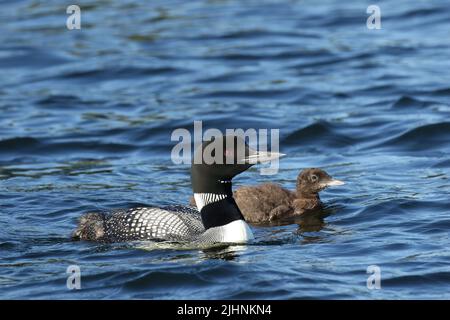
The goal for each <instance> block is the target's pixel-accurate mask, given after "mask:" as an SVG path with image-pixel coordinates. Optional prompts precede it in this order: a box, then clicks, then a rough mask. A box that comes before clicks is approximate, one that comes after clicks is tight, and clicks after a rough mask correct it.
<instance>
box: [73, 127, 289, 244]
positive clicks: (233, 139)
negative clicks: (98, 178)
mask: <svg viewBox="0 0 450 320" xmlns="http://www.w3.org/2000/svg"><path fill="white" fill-rule="evenodd" d="M217 146H220V148H217ZM216 153H217V155H216ZM281 156H283V154H281V153H275V152H262V151H259V152H257V151H256V150H254V149H252V148H250V147H249V146H248V145H247V144H246V143H245V141H244V140H243V139H242V138H241V137H238V136H234V135H227V136H220V137H216V139H214V140H211V141H205V142H203V143H202V145H201V147H199V148H197V150H195V153H194V158H193V162H192V165H191V183H192V189H193V191H194V197H195V199H196V203H197V208H198V210H196V209H195V208H193V207H185V206H169V207H164V208H158V207H140V208H133V209H128V210H118V211H115V212H113V213H110V214H103V213H87V214H85V215H84V216H82V217H81V218H80V222H79V225H78V228H77V229H76V230H75V231H74V232H73V234H72V236H73V238H74V239H80V240H91V241H101V242H122V241H134V240H167V241H180V242H193V243H197V244H213V243H217V242H219V243H221V242H225V243H243V242H247V241H248V240H251V239H253V234H252V231H251V229H250V228H249V226H248V224H247V223H246V222H245V219H244V217H243V215H242V213H241V211H240V210H239V208H238V206H237V204H236V202H235V200H234V198H233V192H232V183H231V180H232V179H233V177H235V176H236V175H238V174H239V173H241V172H243V171H245V170H247V169H248V168H250V167H251V166H252V165H254V164H256V163H261V162H267V161H272V160H274V159H278V158H279V157H281Z"/></svg>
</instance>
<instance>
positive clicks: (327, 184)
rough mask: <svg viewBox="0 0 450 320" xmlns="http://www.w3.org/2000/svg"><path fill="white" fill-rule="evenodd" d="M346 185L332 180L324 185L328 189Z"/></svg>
mask: <svg viewBox="0 0 450 320" xmlns="http://www.w3.org/2000/svg"><path fill="white" fill-rule="evenodd" d="M344 184H345V182H344V181H341V180H337V179H331V180H328V181H327V182H325V183H324V185H325V186H326V187H332V186H342V185H344Z"/></svg>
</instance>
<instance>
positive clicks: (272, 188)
mask: <svg viewBox="0 0 450 320" xmlns="http://www.w3.org/2000/svg"><path fill="white" fill-rule="evenodd" d="M342 184H344V183H343V182H342V181H339V180H335V179H333V178H332V177H331V176H330V175H329V174H328V173H326V172H325V171H324V170H321V169H318V168H310V169H305V170H303V171H302V172H300V174H299V175H298V177H297V186H296V190H295V191H290V190H288V189H285V188H283V187H282V186H281V185H279V184H276V183H264V184H261V185H258V186H245V187H241V188H238V189H237V190H236V191H235V192H234V193H233V194H234V198H235V200H236V203H237V205H238V207H239V209H240V210H241V212H242V214H243V215H244V218H245V220H246V221H248V222H252V223H262V222H269V221H274V220H277V219H282V218H287V217H291V216H299V215H302V214H303V213H305V212H307V211H312V210H318V209H320V208H321V207H322V203H321V201H320V197H319V192H320V191H322V190H323V189H325V188H327V187H329V186H336V185H342ZM191 203H192V204H195V202H194V200H193V198H192V199H191Z"/></svg>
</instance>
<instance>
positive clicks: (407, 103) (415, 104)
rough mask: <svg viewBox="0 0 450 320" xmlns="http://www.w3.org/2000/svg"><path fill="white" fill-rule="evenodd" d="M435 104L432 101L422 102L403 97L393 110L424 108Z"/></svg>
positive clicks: (396, 102)
mask: <svg viewBox="0 0 450 320" xmlns="http://www.w3.org/2000/svg"><path fill="white" fill-rule="evenodd" d="M432 104H434V102H432V101H422V100H418V99H415V98H412V97H410V96H402V97H401V98H399V99H398V100H397V101H395V103H394V104H393V105H392V107H393V108H406V107H408V108H409V107H411V108H424V107H428V106H430V105H432Z"/></svg>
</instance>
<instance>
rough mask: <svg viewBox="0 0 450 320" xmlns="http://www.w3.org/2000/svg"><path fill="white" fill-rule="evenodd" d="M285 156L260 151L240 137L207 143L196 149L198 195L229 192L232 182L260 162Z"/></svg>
mask: <svg viewBox="0 0 450 320" xmlns="http://www.w3.org/2000/svg"><path fill="white" fill-rule="evenodd" d="M281 156H283V154H281V153H276V152H263V151H259V152H258V151H256V150H254V149H252V148H250V147H249V146H248V144H247V143H246V142H245V140H244V139H243V138H241V137H239V136H236V135H225V136H220V137H216V138H215V139H212V140H211V141H205V142H203V143H202V145H201V146H200V147H199V148H197V150H195V153H194V158H193V160H192V167H191V182H192V189H193V191H194V193H223V192H226V193H229V192H231V179H233V178H234V177H235V176H237V175H238V174H240V173H241V172H244V171H245V170H247V169H248V168H250V167H251V166H253V165H254V164H257V163H262V162H267V161H271V160H275V159H278V158H280V157H281Z"/></svg>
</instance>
